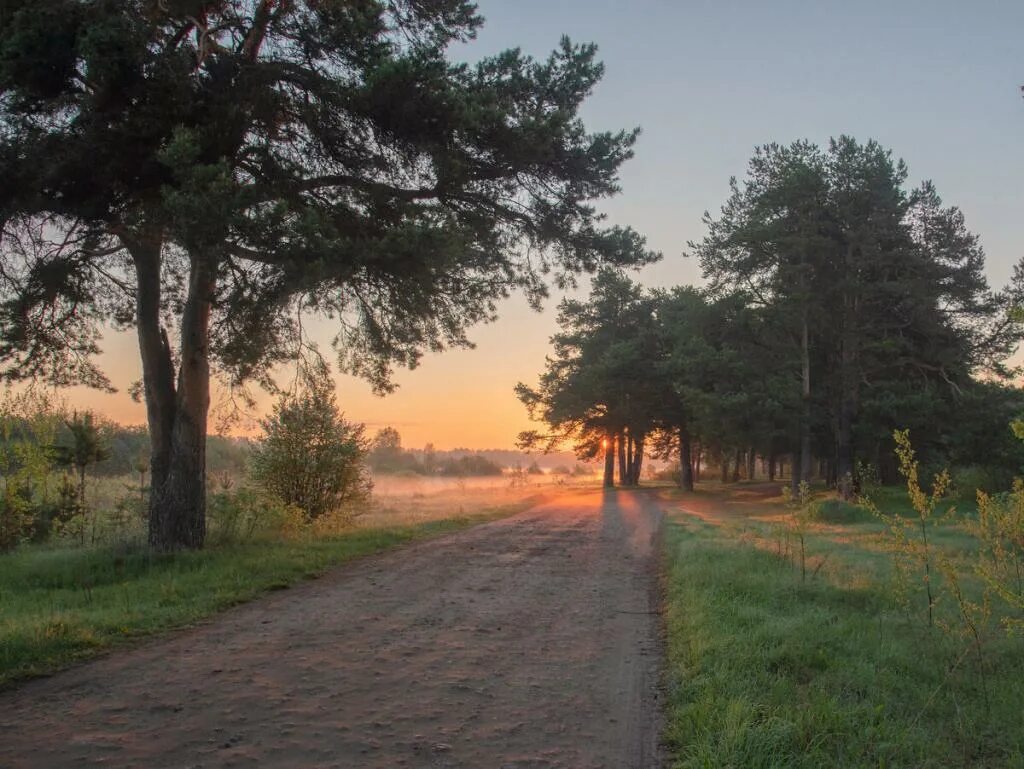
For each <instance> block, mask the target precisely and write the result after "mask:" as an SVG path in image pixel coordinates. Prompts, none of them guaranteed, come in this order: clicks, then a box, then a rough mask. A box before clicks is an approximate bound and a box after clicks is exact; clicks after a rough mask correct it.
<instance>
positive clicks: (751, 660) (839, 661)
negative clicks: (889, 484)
mask: <svg viewBox="0 0 1024 769" xmlns="http://www.w3.org/2000/svg"><path fill="white" fill-rule="evenodd" d="M858 531H860V529H858ZM847 533H849V532H847ZM749 534H750V532H742V531H738V530H737V529H735V528H730V527H729V526H710V525H703V524H700V523H698V522H696V521H692V520H691V521H687V522H686V523H679V524H670V525H669V526H668V529H667V532H666V543H665V547H666V578H665V589H666V598H665V602H666V627H667V639H668V640H667V643H668V668H667V676H668V686H667V687H666V690H667V705H666V714H667V715H666V729H665V737H666V742H667V744H668V747H669V750H670V751H671V756H672V761H671V766H673V767H676V769H703V768H705V767H761V768H763V769H775V768H776V767H790V768H792V769H818V767H823V766H828V767H837V769H854V767H868V766H871V767H883V766H884V767H920V768H921V769H929V768H934V769H939V768H940V767H948V766H950V764H951V763H955V764H956V765H957V766H961V765H962V766H977V767H982V766H985V767H987V766H992V767H995V766H1000V767H1002V766H1005V767H1013V766H1021V765H1022V763H1024V742H1022V739H1021V732H1020V698H1021V697H1022V696H1024V688H1022V686H1024V684H1022V682H1024V656H1022V655H1021V653H1020V646H1019V641H1018V639H1006V638H1000V639H991V641H990V643H989V646H988V664H989V665H990V669H991V670H992V671H993V673H994V674H993V675H991V677H992V678H993V679H995V678H997V677H998V681H999V686H998V687H992V688H991V689H990V690H989V696H988V705H987V706H986V702H985V693H984V692H983V690H982V688H981V686H980V685H979V684H978V682H977V680H976V679H974V678H972V677H970V676H965V675H964V670H963V668H962V666H961V667H958V668H955V669H952V670H951V664H952V662H954V661H955V656H954V657H953V658H952V659H951V652H952V653H953V654H954V655H955V654H956V652H957V650H956V648H955V647H953V648H951V644H950V643H949V642H947V641H946V640H945V638H944V637H943V636H939V637H938V638H937V639H933V640H932V641H931V642H928V643H925V642H923V639H922V637H921V630H920V628H919V627H918V626H916V625H910V624H908V623H906V622H905V621H904V620H903V618H902V616H901V614H900V612H898V611H896V610H895V609H896V607H895V606H894V605H893V601H892V598H891V594H890V593H889V589H888V585H887V584H886V581H885V579H884V576H883V578H881V579H880V578H879V576H880V572H881V573H882V574H883V575H884V570H885V567H886V564H885V560H884V558H883V559H881V560H879V557H878V555H877V553H876V552H875V551H874V549H873V545H872V542H871V536H870V535H867V534H865V535H864V536H865V537H866V539H865V540H864V541H859V540H853V541H851V540H850V539H849V538H844V539H843V541H841V542H838V543H836V542H829V541H828V540H827V539H826V538H824V537H817V536H815V535H812V538H813V546H814V548H815V549H816V550H819V551H826V550H827V552H828V553H829V554H830V556H831V557H830V559H829V563H828V567H827V568H826V569H825V570H823V572H822V573H821V575H822V576H821V577H820V578H819V579H815V580H809V581H807V582H806V583H801V582H796V583H794V581H793V580H792V579H791V578H790V577H789V573H788V571H789V567H788V565H787V564H783V563H782V562H780V560H779V559H778V558H776V557H775V555H774V554H773V553H772V552H771V551H769V550H767V549H765V548H763V547H755V546H753V545H752V544H751V543H750V542H749V540H748V537H749ZM744 535H747V536H746V537H745V536H744Z"/></svg>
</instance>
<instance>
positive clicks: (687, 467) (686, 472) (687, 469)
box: [679, 425, 694, 491]
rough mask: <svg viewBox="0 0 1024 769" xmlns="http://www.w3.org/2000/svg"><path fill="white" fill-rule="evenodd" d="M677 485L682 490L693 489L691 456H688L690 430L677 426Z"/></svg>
mask: <svg viewBox="0 0 1024 769" xmlns="http://www.w3.org/2000/svg"><path fill="white" fill-rule="evenodd" d="M679 469H680V478H679V485H680V487H682V489H683V491H693V476H694V472H693V457H691V456H690V431H689V430H687V429H686V426H685V425H683V426H682V427H680V428H679Z"/></svg>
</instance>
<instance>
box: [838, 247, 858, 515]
mask: <svg viewBox="0 0 1024 769" xmlns="http://www.w3.org/2000/svg"><path fill="white" fill-rule="evenodd" d="M853 258H854V247H853V244H852V243H851V244H849V245H847V248H846V265H845V266H846V270H847V271H848V272H849V271H850V270H852V269H853ZM856 317H857V301H856V298H855V297H854V296H851V294H850V293H849V292H848V291H847V292H844V295H843V302H842V318H841V323H842V331H841V334H840V338H839V339H840V341H839V344H840V365H839V376H840V387H839V399H840V400H839V425H838V430H837V431H836V443H837V446H836V449H837V450H836V486H837V488H838V490H839V496H840V497H841V498H842V499H845V500H850V499H852V498H853V491H854V488H853V487H854V483H853V473H854V457H853V424H854V421H855V419H856V409H857V382H858V371H857V368H858V366H857V358H858V339H857V329H856Z"/></svg>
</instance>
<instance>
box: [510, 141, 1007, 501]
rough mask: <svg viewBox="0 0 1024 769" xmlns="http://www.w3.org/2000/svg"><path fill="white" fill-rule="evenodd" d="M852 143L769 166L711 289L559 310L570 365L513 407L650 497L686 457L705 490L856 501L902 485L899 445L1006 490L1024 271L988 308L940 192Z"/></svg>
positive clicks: (733, 206)
mask: <svg viewBox="0 0 1024 769" xmlns="http://www.w3.org/2000/svg"><path fill="white" fill-rule="evenodd" d="M906 178H907V170H906V167H905V166H904V164H903V163H902V161H896V160H894V159H893V157H892V155H891V153H890V152H889V151H887V150H885V149H884V148H882V147H881V146H879V145H878V144H877V143H875V142H867V143H865V144H861V143H858V142H857V141H856V140H854V139H852V138H849V137H845V136H844V137H841V138H839V139H836V140H833V141H832V142H831V143H830V144H829V146H828V147H827V148H824V149H823V148H821V147H818V146H816V145H813V144H810V143H807V142H797V143H794V144H792V145H790V146H780V145H769V146H766V147H762V148H759V149H758V150H757V152H756V154H755V155H754V157H753V159H752V160H751V162H750V166H749V170H748V175H747V177H746V179H745V180H744V181H743V182H742V183H741V182H738V181H736V180H733V181H732V193H731V195H730V196H729V199H728V200H727V201H726V203H725V205H724V206H723V207H722V210H721V213H720V215H719V216H718V217H712V216H710V215H706V217H705V221H706V224H707V228H708V234H707V236H706V237H705V238H704V240H703V241H701V242H699V243H691V244H690V247H691V250H692V251H693V254H694V255H695V256H696V257H697V258H698V259H699V261H700V264H701V267H702V269H703V273H704V276H705V279H706V281H707V285H706V286H705V287H703V288H700V289H698V288H694V287H689V286H686V287H679V288H674V289H671V290H645V289H644V288H642V287H641V286H639V285H637V284H635V283H634V282H632V281H631V280H630V279H628V278H627V277H626V276H625V275H624V274H623V273H622V272H621V271H616V270H605V271H603V272H602V273H600V274H599V275H598V276H596V277H595V279H594V281H593V284H592V292H591V294H590V297H589V298H588V299H586V300H576V299H569V300H566V301H564V302H563V303H562V304H561V305H560V308H559V317H558V321H559V324H560V331H559V333H558V334H556V335H555V336H554V338H553V340H552V341H553V344H554V354H553V355H552V357H551V358H550V360H549V362H548V365H547V368H546V370H545V371H544V373H543V374H542V375H541V378H540V381H539V383H538V384H537V385H536V386H527V385H525V384H520V385H519V386H518V388H517V393H518V395H519V398H520V399H521V401H522V402H523V403H524V404H525V405H526V407H527V409H528V410H529V412H530V414H531V416H533V417H534V418H536V419H538V420H541V421H542V422H544V423H546V425H547V429H546V430H537V431H531V432H527V433H523V434H522V435H521V436H520V445H521V446H523V447H525V448H544V449H552V448H555V447H557V446H559V445H561V444H562V443H563V442H566V441H568V442H572V443H573V445H574V446H575V449H576V451H577V453H578V455H579V456H580V457H582V458H588V459H592V458H597V457H601V456H603V458H604V461H605V482H606V483H607V484H609V485H610V484H612V482H613V478H614V475H615V470H616V466H617V470H618V478H619V481H620V483H623V484H625V485H635V484H636V483H638V481H639V477H640V470H641V468H642V466H643V461H644V455H645V452H651V451H653V452H654V453H656V454H659V455H662V456H668V455H672V456H674V457H676V458H677V459H678V462H679V481H680V483H681V484H682V485H683V486H684V487H685V488H687V489H692V487H693V482H694V480H695V479H696V478H697V477H698V476H699V474H700V473H701V472H702V469H703V468H705V467H706V466H707V465H708V464H713V465H715V466H716V467H717V468H718V469H719V471H720V473H721V479H722V480H723V481H729V480H737V479H739V478H740V477H744V476H745V477H753V476H754V475H755V473H756V472H757V471H758V464H760V466H761V468H760V472H761V473H763V475H764V476H765V477H766V478H770V479H774V478H776V477H777V476H778V475H779V473H780V469H781V468H782V467H783V466H784V467H785V468H786V469H787V470H788V476H789V478H790V479H791V481H792V483H793V484H794V486H796V485H798V484H799V482H800V481H801V480H809V479H811V478H814V477H818V478H821V479H824V480H826V481H828V482H829V483H830V484H832V485H833V486H835V487H837V488H838V489H839V491H840V492H841V494H842V495H843V496H844V497H849V496H851V495H852V494H853V493H854V492H855V489H856V486H857V484H858V482H859V479H860V475H861V474H862V473H863V472H865V470H864V468H866V467H867V466H869V465H870V466H871V467H872V468H873V469H872V470H871V472H873V473H877V474H879V475H880V476H881V479H882V480H886V481H887V480H894V479H895V477H896V470H897V468H896V467H895V465H894V460H893V459H892V451H891V448H892V446H891V435H892V433H893V430H894V429H896V428H909V429H910V431H911V433H912V434H913V436H914V443H915V446H917V447H918V448H919V450H920V451H921V453H922V456H924V457H925V458H926V459H930V460H931V461H933V462H935V463H940V462H941V463H949V464H953V465H959V466H980V467H983V468H985V469H986V470H987V471H988V472H990V474H992V476H993V477H994V478H995V479H996V480H998V481H999V482H1007V481H1008V479H1009V478H1010V477H1012V475H1013V473H1016V472H1018V471H1019V470H1020V468H1021V467H1022V465H1024V451H1022V448H1021V445H1020V442H1019V441H1017V440H1015V438H1014V435H1013V433H1012V431H1011V429H1010V426H1009V425H1010V422H1011V421H1012V420H1013V419H1014V418H1015V416H1017V415H1019V414H1021V413H1022V412H1024V395H1022V393H1021V391H1020V390H1018V389H1016V388H1012V387H1009V386H1007V385H1006V384H1005V382H1006V380H1007V378H1008V377H1009V375H1010V374H1012V370H1011V369H1010V368H1009V367H1008V364H1007V360H1008V358H1009V357H1010V356H1011V355H1012V353H1013V352H1014V351H1015V350H1016V348H1017V345H1018V343H1019V341H1020V339H1021V334H1022V316H1021V310H1020V306H1021V300H1022V297H1024V269H1022V267H1021V266H1019V265H1018V267H1017V268H1016V270H1015V271H1014V275H1013V279H1012V282H1011V284H1010V285H1009V286H1008V287H1007V288H1005V289H1004V290H1002V291H993V290H992V289H990V288H989V286H988V284H987V282H986V278H985V275H984V271H983V270H984V253H983V251H982V248H981V246H980V245H979V242H978V238H977V236H976V235H974V234H973V233H971V232H970V231H968V229H967V228H966V225H965V222H964V217H963V215H962V213H961V212H960V211H959V210H958V209H956V208H954V207H945V206H944V205H943V203H942V201H941V199H940V198H939V196H938V194H937V192H936V190H935V188H934V186H933V185H932V184H931V183H929V182H925V183H924V184H922V185H920V186H919V187H917V188H915V189H907V188H906V186H905V182H906Z"/></svg>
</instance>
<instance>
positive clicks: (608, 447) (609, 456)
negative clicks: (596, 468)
mask: <svg viewBox="0 0 1024 769" xmlns="http://www.w3.org/2000/svg"><path fill="white" fill-rule="evenodd" d="M603 483H604V485H605V487H606V488H607V487H612V486H614V485H615V436H614V435H609V436H608V437H607V438H605V441H604V479H603Z"/></svg>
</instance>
